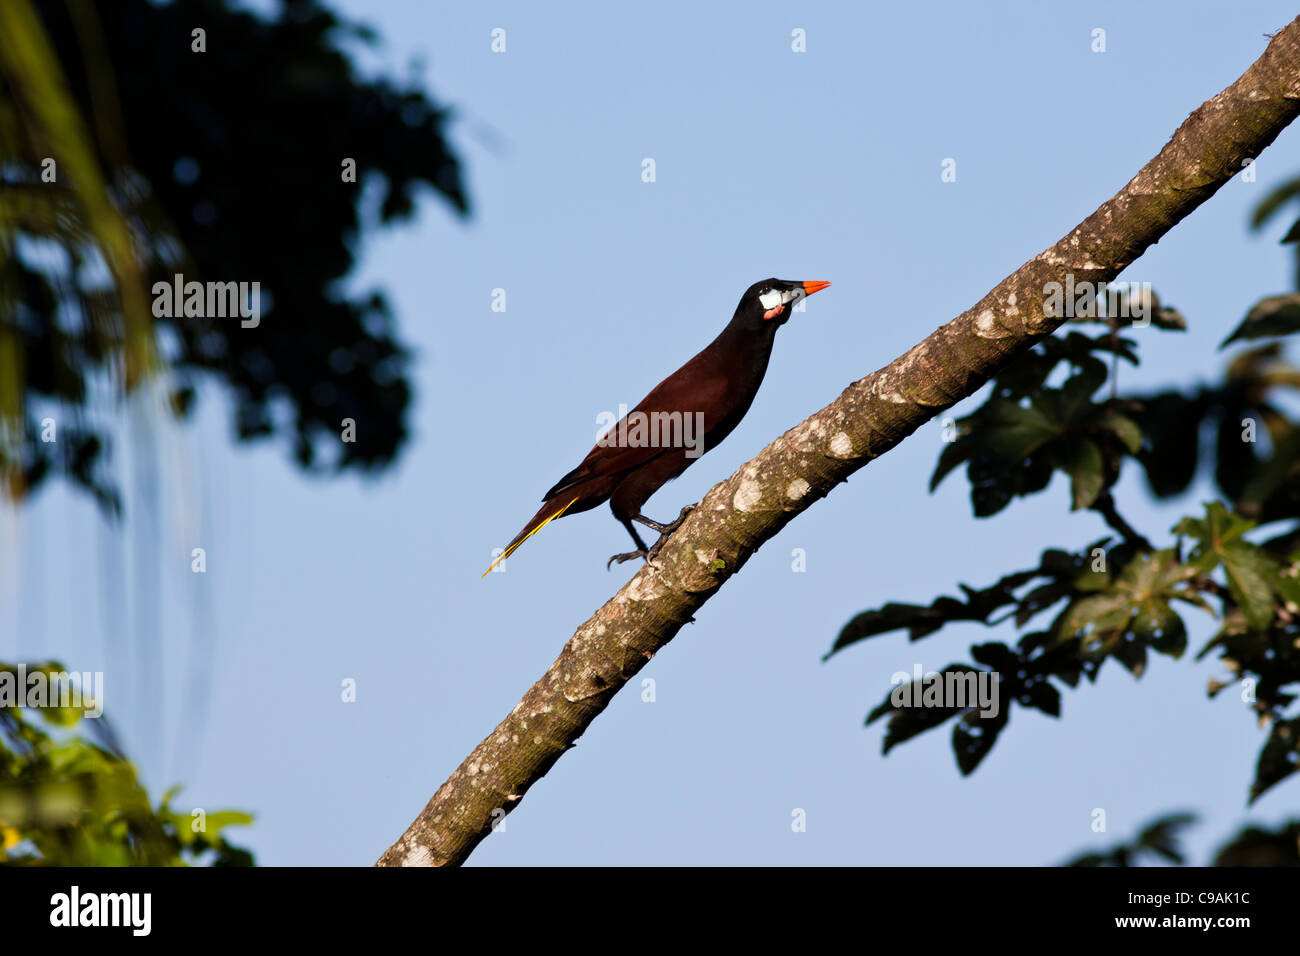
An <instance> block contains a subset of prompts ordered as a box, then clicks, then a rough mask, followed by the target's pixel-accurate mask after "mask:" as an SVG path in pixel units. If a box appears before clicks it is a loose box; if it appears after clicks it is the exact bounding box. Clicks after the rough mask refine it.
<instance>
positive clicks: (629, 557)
mask: <svg viewBox="0 0 1300 956" xmlns="http://www.w3.org/2000/svg"><path fill="white" fill-rule="evenodd" d="M651 553H653V549H651V551H650V552H649V553H647V552H646V551H643V550H641V549H639V548H638V549H637V550H636V551H627V552H624V553H623V554H616V555H614V556H613V557H611V558H610V559H609V560H608V561H606V562H605V570H606V571H608V570H609V569H610V568H612V567H613V566H614V562H615V561H617V562H618V563H619V564H622V563H623V562H624V561H633V560H635V559H636V558H645V559H646V560H647V561H649V560H650V556H649V555H650V554H651Z"/></svg>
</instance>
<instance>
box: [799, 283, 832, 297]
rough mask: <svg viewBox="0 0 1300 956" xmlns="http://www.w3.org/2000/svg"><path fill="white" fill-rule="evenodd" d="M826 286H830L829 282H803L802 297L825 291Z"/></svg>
mask: <svg viewBox="0 0 1300 956" xmlns="http://www.w3.org/2000/svg"><path fill="white" fill-rule="evenodd" d="M828 285H830V283H829V282H805V283H804V284H803V293H804V295H812V294H813V293H814V292H820V291H821V290H822V289H825V288H826V287H827V286H828Z"/></svg>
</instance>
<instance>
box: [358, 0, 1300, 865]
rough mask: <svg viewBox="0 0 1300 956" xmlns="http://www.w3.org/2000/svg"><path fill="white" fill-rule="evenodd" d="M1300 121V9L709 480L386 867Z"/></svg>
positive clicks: (409, 858) (565, 738)
mask: <svg viewBox="0 0 1300 956" xmlns="http://www.w3.org/2000/svg"><path fill="white" fill-rule="evenodd" d="M1297 113H1300V18H1297V19H1296V20H1295V21H1293V22H1292V23H1291V24H1289V25H1288V26H1287V27H1286V28H1285V29H1284V30H1282V31H1281V32H1279V33H1278V34H1276V35H1275V36H1274V38H1273V40H1272V42H1271V43H1269V45H1268V48H1267V50H1265V52H1264V54H1263V56H1261V57H1260V58H1259V59H1258V60H1257V61H1255V63H1254V64H1252V65H1251V67H1250V69H1248V70H1247V71H1246V72H1245V73H1244V74H1242V76H1241V77H1240V78H1239V79H1238V80H1237V81H1236V82H1235V83H1233V84H1232V85H1231V86H1230V87H1228V88H1227V89H1226V90H1224V91H1223V92H1222V93H1220V94H1219V95H1218V96H1215V97H1214V98H1213V99H1211V100H1208V101H1207V102H1205V103H1204V104H1202V105H1201V107H1200V108H1199V109H1197V110H1196V111H1195V112H1194V113H1192V115H1191V116H1189V117H1188V118H1187V120H1186V121H1185V122H1184V123H1183V125H1182V126H1180V127H1179V128H1178V131H1177V132H1176V133H1174V135H1173V137H1172V138H1171V139H1170V140H1169V142H1168V143H1167V144H1166V145H1165V147H1164V149H1162V150H1161V151H1160V153H1159V155H1157V156H1156V157H1155V158H1154V159H1153V160H1151V162H1149V163H1147V164H1146V166H1144V167H1143V168H1142V169H1141V171H1139V172H1138V174H1137V175H1136V176H1134V177H1133V179H1132V181H1131V182H1129V183H1128V185H1126V186H1125V187H1124V188H1123V189H1122V190H1120V191H1119V192H1118V193H1117V194H1116V195H1115V196H1114V197H1112V198H1111V199H1110V200H1108V201H1107V202H1106V203H1105V204H1104V205H1102V206H1101V208H1099V209H1098V210H1097V211H1096V212H1094V213H1093V214H1092V215H1091V216H1089V217H1088V218H1087V219H1085V220H1084V221H1083V222H1082V223H1081V224H1080V225H1079V226H1078V227H1076V228H1075V229H1074V230H1072V231H1071V232H1070V234H1069V235H1067V236H1066V237H1065V238H1064V239H1062V240H1061V241H1060V242H1058V243H1056V245H1054V246H1052V247H1051V248H1050V249H1047V250H1046V251H1045V252H1043V253H1041V254H1040V255H1038V256H1037V257H1035V258H1034V259H1032V260H1030V261H1029V262H1027V263H1025V264H1024V265H1023V266H1021V267H1020V268H1019V269H1017V270H1016V271H1015V273H1013V274H1012V275H1011V276H1009V277H1008V278H1006V279H1005V280H1003V281H1002V282H1001V283H1000V284H999V285H998V286H997V288H995V289H993V291H991V292H990V293H988V295H986V296H985V297H984V298H983V299H981V300H980V301H979V302H978V303H977V304H976V305H975V306H974V307H973V308H971V309H970V310H968V311H966V312H964V313H962V314H961V315H960V316H958V317H957V318H955V319H953V320H952V321H951V322H949V323H948V324H947V325H944V326H942V327H941V328H939V329H938V330H937V331H935V332H934V333H933V334H932V335H930V336H929V337H928V338H926V339H925V341H923V342H921V343H920V344H919V345H917V346H915V347H914V348H912V349H911V350H910V351H908V352H907V353H906V354H905V355H903V356H901V357H900V358H898V359H895V360H894V361H893V362H891V363H890V364H889V365H887V366H886V367H884V368H882V369H880V370H879V371H877V372H873V373H872V374H871V375H868V376H867V377H866V378H863V379H860V380H859V381H857V382H854V383H853V384H852V385H850V386H849V387H848V388H847V389H845V390H844V392H843V393H842V394H841V395H840V397H839V398H837V399H836V400H835V401H834V402H832V403H831V404H829V405H827V406H826V407H825V408H823V409H822V410H821V411H819V412H817V413H816V414H814V415H812V416H810V417H809V418H807V419H805V420H804V421H802V422H800V423H799V424H798V425H796V426H795V427H794V428H792V429H790V430H789V431H788V432H786V433H785V434H784V435H782V436H781V437H780V438H778V439H776V440H775V441H774V442H772V443H771V444H770V445H768V446H767V447H766V448H764V449H763V450H762V451H761V452H759V454H758V455H757V456H755V457H754V458H753V459H752V460H751V461H749V462H748V463H746V464H745V465H743V466H742V467H741V468H740V469H739V470H738V471H737V472H736V473H735V474H734V475H732V476H731V477H730V478H728V479H727V480H726V481H723V482H721V483H720V484H718V485H715V486H714V487H713V489H712V490H710V491H709V493H708V494H707V495H705V497H704V499H703V501H701V503H700V506H699V507H697V508H696V509H695V510H694V511H693V512H692V513H691V515H690V517H688V518H687V520H686V522H685V523H684V524H683V525H682V526H681V527H680V528H679V529H678V530H677V532H676V533H675V534H674V535H673V536H672V538H671V540H670V541H669V542H668V543H667V545H666V546H665V547H664V549H663V550H662V551H661V552H660V554H659V557H658V558H657V559H656V561H655V563H654V564H653V565H647V566H646V567H644V568H642V569H641V570H640V571H639V572H638V573H637V574H636V575H635V576H634V577H633V578H632V580H630V581H629V582H628V583H627V584H625V585H624V586H623V588H622V589H621V590H620V591H619V592H618V593H617V594H616V595H614V597H613V598H611V599H610V600H609V601H608V602H607V603H606V604H605V605H604V607H602V608H601V609H600V610H599V611H597V612H596V613H595V614H594V615H593V616H592V617H591V619H590V620H588V621H587V622H586V623H584V624H583V625H582V626H581V627H579V628H578V630H577V632H576V633H575V634H574V635H573V637H572V638H570V639H569V641H568V643H567V644H565V646H564V650H563V651H561V653H560V656H559V658H558V659H557V660H556V661H555V663H554V664H552V665H551V667H550V669H549V670H548V671H547V672H546V674H545V675H544V676H543V677H542V679H541V680H539V681H538V682H537V683H536V684H534V685H533V686H532V688H530V689H529V691H528V693H526V694H525V695H524V697H523V699H522V700H521V701H520V702H519V704H518V705H517V706H516V707H515V709H514V710H513V711H511V712H510V714H509V716H507V717H506V719H505V720H503V721H502V722H501V723H500V724H499V725H498V726H497V728H496V730H494V731H493V732H492V734H491V735H490V736H488V737H487V738H486V739H485V740H483V741H482V742H481V743H480V744H479V745H478V746H477V747H475V748H474V752H473V753H471V754H470V755H469V756H468V757H467V758H466V759H465V762H464V763H462V764H461V765H460V767H458V768H457V769H456V771H455V773H453V774H452V775H451V776H450V777H449V778H448V779H447V781H446V783H444V784H443V785H442V786H441V787H440V788H439V789H438V792H437V793H435V794H434V795H433V798H432V799H431V800H430V801H429V803H428V805H427V806H426V807H425V808H424V810H422V811H421V812H420V815H419V816H418V817H417V818H416V819H415V821H414V822H413V823H412V824H411V825H410V827H409V828H408V829H407V831H406V832H405V833H404V834H403V835H402V837H401V838H400V839H399V840H398V841H397V842H396V843H394V844H393V845H392V846H391V847H390V848H389V849H388V850H387V852H385V853H384V855H383V856H382V857H381V858H380V859H379V861H378V865H380V866H434V865H449V864H450V865H454V864H458V863H461V862H463V861H464V860H465V858H466V857H467V856H468V855H469V854H470V852H471V851H472V850H473V849H474V847H475V846H477V845H478V843H479V841H480V840H482V839H483V838H484V837H486V836H487V835H488V834H489V833H490V832H491V828H492V825H493V824H494V823H495V822H496V821H497V820H498V819H500V818H501V817H502V816H503V815H504V814H506V813H508V812H510V810H511V809H513V808H514V806H515V805H516V804H517V803H518V802H519V800H520V799H521V798H522V797H523V795H524V793H525V792H526V791H527V790H528V788H529V787H530V786H532V785H533V784H534V783H536V782H537V781H538V780H539V779H541V778H542V776H544V775H545V774H546V772H547V771H548V770H549V769H550V768H551V765H552V764H554V763H555V761H556V760H558V759H559V758H560V755H561V754H563V753H564V752H565V751H566V750H567V749H569V748H570V747H572V746H573V745H574V742H575V741H576V740H577V739H578V737H580V736H581V735H582V733H583V731H585V730H586V729H587V726H588V725H589V724H590V723H591V722H592V721H593V720H594V719H595V718H596V715H597V714H599V713H600V712H601V711H602V710H604V709H605V707H606V706H607V705H608V704H609V702H610V699H611V698H612V697H613V696H614V694H615V693H616V692H617V691H618V690H619V688H620V687H622V686H623V685H624V684H625V683H627V681H628V680H629V679H630V678H631V677H632V676H633V675H634V674H636V672H637V671H639V670H640V669H641V668H642V667H643V666H644V665H645V663H646V661H648V660H650V658H651V657H653V656H654V655H655V653H656V652H658V651H659V649H660V648H662V647H663V646H664V645H665V644H667V643H668V642H669V641H670V640H672V638H673V636H674V635H675V634H676V633H677V631H678V630H679V629H680V628H681V627H682V625H683V624H685V623H687V622H688V621H690V620H691V615H692V614H693V613H694V612H695V610H696V608H698V607H700V605H702V604H703V603H704V602H705V601H707V600H708V599H709V598H710V597H712V596H713V595H714V594H715V593H716V592H717V590H718V589H719V588H720V587H721V586H722V584H723V583H724V582H725V581H726V580H727V579H728V578H729V577H731V576H732V575H733V574H735V573H736V572H737V571H739V570H740V569H741V568H742V567H743V566H744V564H745V562H746V561H747V560H748V559H749V557H750V556H751V555H752V554H753V553H754V552H755V551H757V550H758V548H759V547H760V546H761V545H762V544H763V543H764V542H765V541H767V540H768V539H770V538H772V537H773V536H775V535H776V534H777V533H778V532H779V531H780V530H781V529H782V528H783V527H785V525H786V524H787V523H789V522H790V521H791V520H792V519H793V518H794V517H795V516H796V515H797V514H799V513H800V512H802V511H803V510H805V509H806V508H808V507H809V506H810V505H812V504H813V502H815V501H817V500H818V499H820V498H824V497H825V496H826V495H827V494H829V493H830V491H831V489H833V488H834V487H835V486H836V485H837V484H839V483H841V482H843V481H847V480H848V477H849V475H851V474H853V473H854V472H855V471H857V470H858V469H859V468H861V467H863V466H864V465H866V464H867V463H868V462H869V461H871V460H872V459H873V458H877V457H879V456H880V455H883V454H884V453H885V452H887V451H889V450H890V449H891V448H893V447H894V446H895V445H897V444H898V443H899V442H901V441H902V440H903V439H904V438H906V437H907V436H908V435H910V434H911V433H912V432H914V431H916V430H917V429H918V428H919V427H920V426H921V425H923V424H925V422H927V421H928V420H929V419H930V418H932V417H933V416H934V415H935V414H936V413H937V412H939V411H941V410H943V409H945V408H948V407H949V406H951V405H954V404H956V403H957V402H958V401H960V400H961V399H963V398H966V397H967V396H969V395H972V394H974V393H975V392H976V391H977V390H978V389H979V388H980V386H982V385H983V384H984V383H985V382H986V381H988V379H989V378H990V377H992V376H993V375H994V374H996V373H997V372H998V371H999V370H1000V369H1001V368H1002V367H1003V366H1005V365H1006V364H1007V363H1008V362H1010V361H1011V360H1012V359H1014V358H1016V357H1017V356H1019V355H1021V354H1022V353H1023V352H1025V351H1026V350H1027V349H1029V348H1030V347H1031V346H1032V345H1033V344H1034V343H1035V342H1037V341H1038V340H1039V339H1041V338H1042V337H1043V336H1046V335H1049V334H1051V333H1052V332H1053V331H1054V330H1055V329H1056V328H1057V327H1058V326H1059V325H1060V324H1061V323H1062V321H1063V317H1057V316H1053V315H1048V314H1046V310H1045V304H1044V301H1045V290H1044V286H1045V284H1046V283H1048V282H1053V281H1056V282H1062V283H1064V282H1065V277H1066V275H1067V273H1072V274H1073V276H1074V281H1075V283H1076V285H1077V284H1078V283H1080V282H1085V281H1087V282H1093V283H1106V282H1110V281H1111V280H1113V279H1114V278H1115V277H1116V276H1117V275H1118V274H1119V273H1120V272H1121V271H1122V270H1123V269H1124V268H1125V267H1126V266H1128V265H1129V264H1130V263H1131V262H1133V260H1134V259H1136V258H1137V257H1138V256H1139V255H1141V254H1142V252H1143V251H1144V250H1145V249H1146V248H1147V247H1148V246H1150V245H1152V244H1153V243H1155V242H1156V241H1158V240H1159V239H1160V237H1161V236H1163V235H1164V234H1165V233H1167V232H1168V231H1169V230H1170V229H1171V228H1173V227H1174V225H1176V224H1177V223H1178V222H1179V221H1180V220H1182V219H1183V218H1184V217H1186V216H1187V215H1189V214H1190V213H1191V212H1192V210H1194V209H1195V208H1196V207H1197V206H1199V205H1200V204H1201V203H1203V202H1205V200H1207V199H1209V198H1210V196H1212V195H1213V194H1214V193H1215V191H1216V190H1217V189H1218V188H1219V187H1220V186H1222V185H1223V184H1224V183H1226V182H1227V181H1228V180H1230V179H1231V178H1232V177H1233V175H1234V174H1236V173H1238V172H1240V171H1241V169H1242V166H1243V161H1245V160H1247V159H1253V158H1255V157H1257V156H1258V155H1259V154H1260V152H1262V151H1263V149H1264V148H1265V147H1266V146H1268V144H1269V143H1271V142H1272V141H1273V140H1274V139H1275V138H1276V137H1277V135H1278V133H1280V132H1281V131H1282V129H1283V128H1285V127H1286V126H1287V124H1289V123H1290V122H1291V121H1292V120H1293V119H1294V118H1295V116H1296V114H1297Z"/></svg>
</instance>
